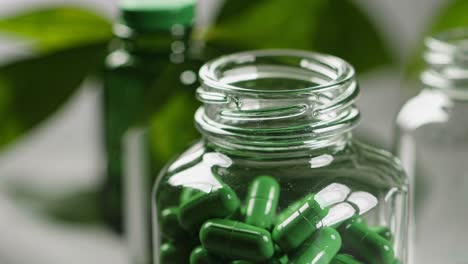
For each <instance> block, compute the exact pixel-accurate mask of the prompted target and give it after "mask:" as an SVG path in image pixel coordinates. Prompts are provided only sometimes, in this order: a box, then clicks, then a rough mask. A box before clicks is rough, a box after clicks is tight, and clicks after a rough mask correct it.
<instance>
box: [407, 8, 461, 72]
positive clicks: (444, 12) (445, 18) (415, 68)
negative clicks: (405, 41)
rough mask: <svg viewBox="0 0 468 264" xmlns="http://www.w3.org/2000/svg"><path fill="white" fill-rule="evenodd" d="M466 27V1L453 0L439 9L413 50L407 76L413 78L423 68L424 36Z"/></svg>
mask: <svg viewBox="0 0 468 264" xmlns="http://www.w3.org/2000/svg"><path fill="white" fill-rule="evenodd" d="M460 27H468V1H466V0H453V1H449V2H448V3H447V5H446V6H445V7H444V8H442V9H441V12H440V13H439V14H438V15H436V16H435V17H434V20H433V21H432V23H431V24H430V25H429V26H428V29H427V30H426V31H425V33H424V35H423V37H421V40H420V42H419V45H418V48H417V49H416V51H415V52H413V54H414V55H413V56H412V57H411V60H410V62H409V64H408V67H407V70H406V72H407V77H408V78H415V77H416V76H417V75H418V74H419V73H420V72H421V70H422V69H423V68H424V65H425V63H424V61H423V56H422V55H423V52H424V50H425V46H424V39H425V38H426V36H431V35H434V34H437V33H440V32H442V31H445V30H448V29H452V28H460Z"/></svg>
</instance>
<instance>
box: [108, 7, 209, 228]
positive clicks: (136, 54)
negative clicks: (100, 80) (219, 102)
mask: <svg viewBox="0 0 468 264" xmlns="http://www.w3.org/2000/svg"><path fill="white" fill-rule="evenodd" d="M119 5H120V10H121V15H120V18H119V22H118V23H116V24H115V26H114V34H115V39H114V40H113V42H112V43H111V47H110V53H109V54H108V56H107V58H106V69H105V80H104V92H103V123H104V128H103V130H104V144H105V153H106V158H107V169H106V177H105V181H104V184H103V190H102V194H103V197H102V203H103V208H102V211H103V213H104V218H105V221H106V223H107V224H108V225H110V226H111V227H112V228H113V229H114V230H116V231H118V232H122V229H123V226H124V224H123V219H124V217H123V215H124V209H123V208H124V207H123V204H124V200H125V194H124V193H125V191H124V190H125V188H124V186H123V184H124V182H126V181H124V179H123V175H124V173H123V146H122V140H123V137H124V135H125V134H126V133H127V132H128V130H129V129H130V128H131V127H134V126H135V125H136V124H147V123H148V122H149V123H150V124H151V125H150V126H149V127H150V129H149V130H148V131H147V132H148V138H150V140H151V143H150V144H148V145H149V146H151V148H150V149H151V154H152V155H151V166H152V167H155V170H153V169H150V170H149V173H148V177H149V178H150V179H145V180H144V181H143V182H148V189H149V188H150V187H149V186H150V184H149V183H151V182H152V181H153V178H154V177H155V175H154V173H152V172H153V171H157V170H158V166H159V164H164V163H165V162H166V161H167V159H169V158H170V157H171V156H172V155H173V153H177V152H178V151H179V150H180V149H181V148H184V147H185V145H186V144H188V143H190V141H191V140H192V138H195V136H196V133H195V131H194V129H192V130H190V129H185V130H184V133H185V136H184V138H183V139H182V140H181V138H180V137H178V138H177V140H176V139H173V138H172V137H171V135H173V134H174V133H177V132H180V131H171V128H173V129H179V127H180V126H183V125H184V124H185V125H186V123H187V122H188V123H189V124H190V125H186V126H187V127H191V123H192V118H193V112H194V111H195V109H196V106H197V103H196V102H195V99H192V98H193V94H194V92H195V88H196V73H195V71H196V70H197V69H198V68H199V65H200V63H199V62H197V61H195V60H193V59H191V56H190V49H189V36H190V32H191V27H192V23H193V20H194V13H195V12H194V9H195V0H178V1H175V0H164V1H145V0H133V1H132V0H124V1H121V2H120V3H119ZM160 127H164V128H165V130H164V131H165V132H164V134H163V135H158V134H157V133H159V132H160V131H161V130H160V129H159V128H160ZM154 133H156V135H153V134H154ZM147 193H149V190H147ZM146 200H148V201H149V198H148V199H146ZM148 208H149V207H148ZM148 223H149V222H148Z"/></svg>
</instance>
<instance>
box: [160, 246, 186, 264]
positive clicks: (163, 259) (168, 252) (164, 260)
mask: <svg viewBox="0 0 468 264" xmlns="http://www.w3.org/2000/svg"><path fill="white" fill-rule="evenodd" d="M187 261H188V255H187V254H186V252H185V251H184V250H179V249H178V248H176V247H175V246H174V245H173V244H171V243H164V244H162V245H161V247H160V248H159V264H179V263H180V264H186V263H187Z"/></svg>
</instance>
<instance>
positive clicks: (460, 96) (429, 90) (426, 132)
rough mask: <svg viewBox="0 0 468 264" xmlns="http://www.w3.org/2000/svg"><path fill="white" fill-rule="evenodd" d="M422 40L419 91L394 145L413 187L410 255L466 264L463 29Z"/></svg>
mask: <svg viewBox="0 0 468 264" xmlns="http://www.w3.org/2000/svg"><path fill="white" fill-rule="evenodd" d="M425 43H426V52H425V53H424V59H425V61H426V63H427V67H426V69H425V70H424V71H423V73H422V75H421V82H422V85H423V87H424V89H423V90H422V91H421V92H420V93H419V94H418V95H417V96H416V97H414V98H412V99H410V100H409V101H408V102H407V103H406V104H405V105H404V106H403V108H402V109H401V111H400V113H399V115H398V118H397V128H398V136H397V141H396V145H395V146H396V148H395V149H396V153H397V155H398V156H399V157H400V158H401V160H402V163H403V166H404V167H405V169H406V170H407V172H408V176H409V179H410V183H411V184H410V185H411V186H413V189H414V190H412V191H414V196H413V197H414V198H413V199H411V200H412V203H411V204H412V207H413V208H412V210H411V212H412V213H413V214H414V218H412V219H414V230H415V232H414V239H412V240H413V242H414V243H412V244H413V246H414V247H412V248H413V249H414V250H411V252H412V259H414V263H447V264H455V263H466V261H467V259H468V251H467V250H466V245H468V236H467V235H468V226H466V224H465V223H467V222H468V207H467V205H466V203H467V201H468V163H467V158H468V154H467V153H468V133H467V131H468V101H467V100H468V29H456V30H451V31H448V32H444V33H441V34H440V35H437V36H435V37H429V38H427V39H426V42H425ZM412 227H413V225H412ZM412 229H413V228H412ZM441 245H442V246H441ZM428 252H437V254H428Z"/></svg>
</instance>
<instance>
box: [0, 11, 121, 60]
mask: <svg viewBox="0 0 468 264" xmlns="http://www.w3.org/2000/svg"><path fill="white" fill-rule="evenodd" d="M0 32H1V33H6V34H9V35H11V36H13V37H21V38H24V39H26V40H29V41H32V43H33V48H34V49H35V50H38V51H41V52H47V51H49V52H50V51H53V50H57V49H62V48H68V47H70V46H77V45H85V44H89V43H95V42H102V41H105V40H108V39H109V38H110V37H111V35H112V30H111V24H110V22H109V21H107V20H106V19H105V18H103V17H101V16H100V15H98V14H95V13H92V12H90V11H87V10H83V9H80V8H72V7H57V8H49V9H43V10H34V11H30V12H25V13H21V14H17V15H14V16H11V17H6V18H3V19H1V20H0Z"/></svg>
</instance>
